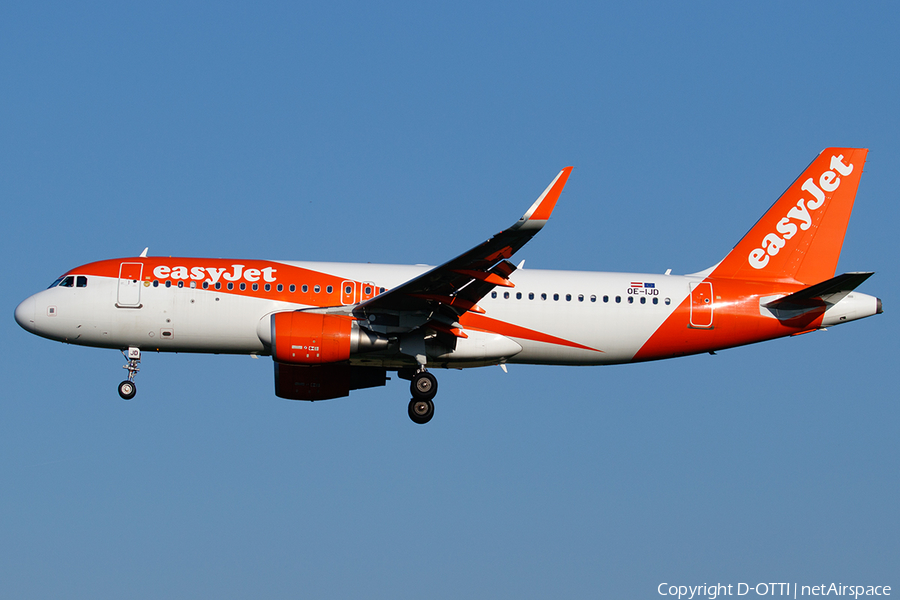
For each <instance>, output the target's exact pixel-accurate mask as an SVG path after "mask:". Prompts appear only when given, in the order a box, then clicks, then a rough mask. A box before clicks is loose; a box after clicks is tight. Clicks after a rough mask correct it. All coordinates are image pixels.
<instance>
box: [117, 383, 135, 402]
mask: <svg viewBox="0 0 900 600" xmlns="http://www.w3.org/2000/svg"><path fill="white" fill-rule="evenodd" d="M135 394H137V386H136V385H134V382H133V381H128V380H127V379H126V380H125V381H123V382H122V383H120V384H119V395H120V396H122V400H131V399H132V398H134V395H135Z"/></svg>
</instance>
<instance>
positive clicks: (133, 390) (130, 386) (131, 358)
mask: <svg viewBox="0 0 900 600" xmlns="http://www.w3.org/2000/svg"><path fill="white" fill-rule="evenodd" d="M122 356H124V357H125V358H126V359H127V360H128V364H127V365H125V366H123V367H122V368H123V369H126V370H127V371H128V379H126V380H125V381H123V382H122V383H120V384H119V395H120V396H122V399H123V400H131V399H132V398H134V395H135V394H137V386H136V385H135V384H134V376H135V375H137V372H138V371H140V368H138V365H139V364H140V362H141V350H140V348H133V347H132V348H128V350H122Z"/></svg>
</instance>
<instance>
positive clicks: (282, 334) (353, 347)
mask: <svg viewBox="0 0 900 600" xmlns="http://www.w3.org/2000/svg"><path fill="white" fill-rule="evenodd" d="M268 325H269V327H265V326H264V323H260V327H259V329H258V333H259V337H260V339H261V340H262V342H263V343H264V344H266V345H267V346H268V347H269V348H270V349H271V351H272V357H273V358H274V359H275V360H276V361H278V362H282V363H292V364H301V365H319V364H327V363H336V362H341V361H345V360H347V359H348V358H350V355H351V354H356V353H358V352H371V351H373V350H381V349H384V348H387V347H388V339H387V338H385V337H382V336H380V335H378V334H376V333H374V332H371V331H368V330H364V329H361V328H360V327H359V325H358V324H357V323H356V320H354V319H352V318H350V317H344V316H340V315H323V314H317V313H309V312H304V311H290V312H280V313H275V314H273V315H271V316H270V317H269V323H268ZM266 334H268V335H266Z"/></svg>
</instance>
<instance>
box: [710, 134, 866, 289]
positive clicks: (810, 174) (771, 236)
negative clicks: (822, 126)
mask: <svg viewBox="0 0 900 600" xmlns="http://www.w3.org/2000/svg"><path fill="white" fill-rule="evenodd" d="M867 153H868V150H866V149H864V148H826V149H825V150H823V151H822V153H821V154H819V156H818V157H816V159H815V160H814V161H813V162H812V164H810V165H809V166H808V167H807V168H806V170H805V171H803V174H802V175H800V177H798V178H797V180H796V181H794V183H792V184H791V186H790V187H789V188H788V189H787V191H785V192H784V194H782V195H781V197H780V198H779V199H778V200H777V201H776V202H775V204H773V205H772V208H770V209H769V211H768V212H766V214H765V215H763V217H762V218H761V219H760V220H759V221H757V223H756V225H754V226H753V228H752V229H751V230H750V231H749V232H748V233H747V235H745V236H744V237H743V239H741V241H740V242H738V244H737V246H735V247H734V249H733V250H732V251H731V252H730V253H729V254H728V256H726V257H725V259H724V260H723V261H722V262H721V263H719V264H718V265H717V266H716V267H715V269H714V270H713V272H712V274H711V275H710V276H711V277H723V278H732V279H752V280H762V281H795V282H800V283H805V284H807V285H809V284H814V283H819V282H820V281H825V280H826V279H830V278H831V277H833V276H834V272H835V269H836V268H837V262H838V257H839V256H840V254H841V246H842V245H843V243H844V232H846V230H847V223H848V222H849V220H850V213H851V211H852V210H853V200H854V199H855V198H856V189H857V187H859V178H860V175H862V171H863V165H864V164H865V162H866V154H867Z"/></svg>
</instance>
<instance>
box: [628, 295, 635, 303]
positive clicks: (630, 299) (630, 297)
mask: <svg viewBox="0 0 900 600" xmlns="http://www.w3.org/2000/svg"><path fill="white" fill-rule="evenodd" d="M628 304H634V296H628Z"/></svg>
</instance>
